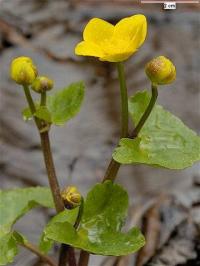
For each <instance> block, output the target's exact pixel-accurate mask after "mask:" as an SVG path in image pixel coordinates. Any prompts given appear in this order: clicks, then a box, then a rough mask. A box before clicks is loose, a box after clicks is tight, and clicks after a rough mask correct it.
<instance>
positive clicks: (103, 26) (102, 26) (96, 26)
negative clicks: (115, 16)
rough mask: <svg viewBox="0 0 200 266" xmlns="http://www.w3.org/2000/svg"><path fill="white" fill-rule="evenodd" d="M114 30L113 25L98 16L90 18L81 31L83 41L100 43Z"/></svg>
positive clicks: (110, 35) (109, 36)
mask: <svg viewBox="0 0 200 266" xmlns="http://www.w3.org/2000/svg"><path fill="white" fill-rule="evenodd" d="M113 32H114V26H113V25H112V24H110V23H108V22H107V21H105V20H102V19H99V18H93V19H91V20H90V21H89V22H88V24H87V25H86V27H85V29H84V32H83V39H84V41H89V42H93V43H96V44H100V43H101V42H104V41H105V40H107V39H110V38H111V37H112V35H113Z"/></svg>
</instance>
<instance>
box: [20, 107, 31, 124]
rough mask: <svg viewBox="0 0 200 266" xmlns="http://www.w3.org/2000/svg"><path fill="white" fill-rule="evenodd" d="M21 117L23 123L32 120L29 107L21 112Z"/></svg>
mask: <svg viewBox="0 0 200 266" xmlns="http://www.w3.org/2000/svg"><path fill="white" fill-rule="evenodd" d="M22 117H23V119H24V121H30V120H32V119H33V115H32V113H31V110H30V108H29V107H26V108H24V109H23V110H22Z"/></svg>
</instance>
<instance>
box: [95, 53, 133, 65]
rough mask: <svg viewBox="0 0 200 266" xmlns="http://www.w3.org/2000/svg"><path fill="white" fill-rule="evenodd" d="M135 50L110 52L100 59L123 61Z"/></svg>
mask: <svg viewBox="0 0 200 266" xmlns="http://www.w3.org/2000/svg"><path fill="white" fill-rule="evenodd" d="M134 52H135V51H129V52H128V51H127V52H124V53H115V54H108V55H104V56H103V57H100V58H99V59H100V61H108V62H122V61H125V60H127V59H128V58H129V57H130V56H131V55H132V54H133V53H134Z"/></svg>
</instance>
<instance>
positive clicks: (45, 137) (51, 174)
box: [24, 86, 75, 266]
mask: <svg viewBox="0 0 200 266" xmlns="http://www.w3.org/2000/svg"><path fill="white" fill-rule="evenodd" d="M24 93H25V96H26V99H27V102H28V104H29V108H30V110H31V113H32V115H34V113H35V111H36V108H35V104H34V102H33V99H32V97H31V94H30V91H29V88H28V86H24ZM40 103H41V105H46V92H45V93H43V94H42V95H41V102H40ZM34 120H35V123H36V126H37V128H38V130H39V132H40V128H41V123H40V120H39V119H38V118H36V117H34ZM40 139H41V146H42V152H43V156H44V161H45V166H46V170H47V175H48V180H49V185H50V188H51V192H52V196H53V200H54V204H55V208H56V211H57V213H59V212H61V211H63V210H64V209H65V207H64V203H63V201H62V198H61V195H60V188H59V184H58V180H57V177H56V172H55V167H54V162H53V156H52V152H51V146H50V141H49V134H48V132H47V131H45V132H40ZM68 249H69V246H68V245H66V244H62V245H61V249H60V256H59V266H66V264H67V257H68V256H67V251H68ZM71 255H72V256H73V260H74V261H75V256H74V253H73V254H72V252H71ZM70 266H75V265H71V264H70Z"/></svg>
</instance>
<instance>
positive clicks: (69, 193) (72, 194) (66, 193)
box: [61, 186, 82, 209]
mask: <svg viewBox="0 0 200 266" xmlns="http://www.w3.org/2000/svg"><path fill="white" fill-rule="evenodd" d="M61 197H62V199H63V202H64V205H65V207H66V208H67V209H74V208H76V207H78V206H80V204H81V198H82V196H81V194H80V192H79V191H78V189H77V188H76V187H75V186H69V187H66V188H64V189H63V190H62V192H61Z"/></svg>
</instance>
